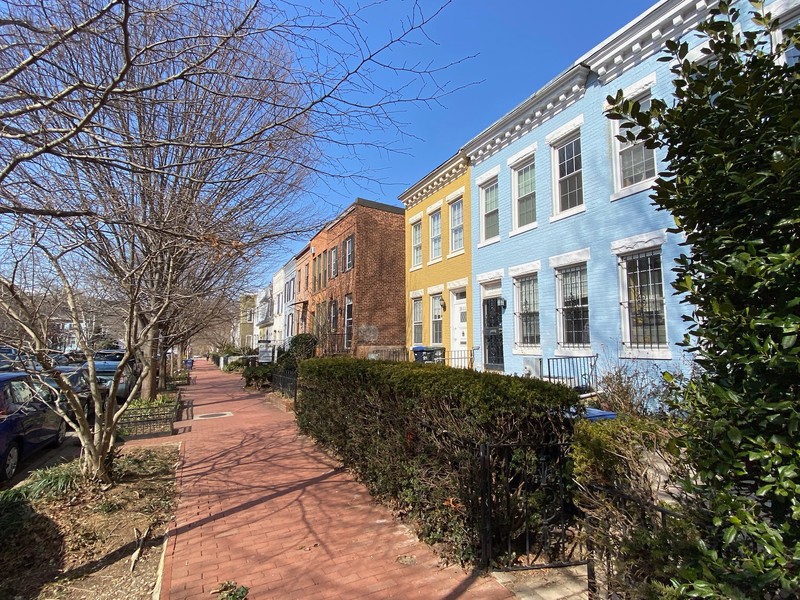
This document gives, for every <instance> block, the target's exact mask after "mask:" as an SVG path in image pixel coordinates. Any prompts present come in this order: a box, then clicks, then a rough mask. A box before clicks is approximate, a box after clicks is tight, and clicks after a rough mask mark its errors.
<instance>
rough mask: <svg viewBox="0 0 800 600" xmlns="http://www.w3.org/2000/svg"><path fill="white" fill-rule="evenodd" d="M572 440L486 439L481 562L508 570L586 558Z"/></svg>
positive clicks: (482, 461) (482, 448) (482, 451)
mask: <svg viewBox="0 0 800 600" xmlns="http://www.w3.org/2000/svg"><path fill="white" fill-rule="evenodd" d="M568 452H569V444H566V443H551V444H505V445H493V444H481V446H480V448H479V454H478V460H479V463H480V469H479V473H480V479H481V481H480V505H481V563H482V566H483V567H484V568H485V567H488V566H490V565H493V566H494V567H495V568H500V569H504V570H522V569H541V568H553V567H564V566H571V565H581V564H586V562H587V560H586V553H585V548H584V546H583V543H582V539H583V538H582V532H581V520H580V518H579V517H580V511H579V510H578V509H577V508H576V507H575V505H574V504H573V502H572V495H571V485H570V482H571V470H570V468H569V456H568Z"/></svg>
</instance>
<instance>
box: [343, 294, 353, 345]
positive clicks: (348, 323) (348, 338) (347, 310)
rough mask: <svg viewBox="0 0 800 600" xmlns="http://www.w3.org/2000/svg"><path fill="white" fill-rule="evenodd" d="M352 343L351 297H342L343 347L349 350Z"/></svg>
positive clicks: (348, 295)
mask: <svg viewBox="0 0 800 600" xmlns="http://www.w3.org/2000/svg"><path fill="white" fill-rule="evenodd" d="M352 345H353V297H352V296H351V295H350V294H347V296H345V297H344V347H345V350H349V349H350V348H351V347H352Z"/></svg>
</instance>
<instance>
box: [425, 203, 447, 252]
mask: <svg viewBox="0 0 800 600" xmlns="http://www.w3.org/2000/svg"><path fill="white" fill-rule="evenodd" d="M441 208H442V202H441V200H440V201H439V202H438V207H437V208H436V210H432V211H430V212H429V213H428V265H432V264H435V263H437V262H441V261H442V256H444V252H442V246H443V244H444V236H443V235H442V211H441ZM437 212H438V213H439V256H431V253H433V227H432V226H431V219H433V215H435V214H436V213H437Z"/></svg>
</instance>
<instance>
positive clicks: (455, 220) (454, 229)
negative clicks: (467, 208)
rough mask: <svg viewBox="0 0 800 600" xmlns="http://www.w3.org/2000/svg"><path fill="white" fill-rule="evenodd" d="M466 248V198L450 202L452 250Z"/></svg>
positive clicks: (456, 250)
mask: <svg viewBox="0 0 800 600" xmlns="http://www.w3.org/2000/svg"><path fill="white" fill-rule="evenodd" d="M463 249H464V199H463V198H459V199H458V200H456V201H454V202H452V203H451V204H450V252H458V251H459V250H463Z"/></svg>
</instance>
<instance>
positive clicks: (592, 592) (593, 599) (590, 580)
mask: <svg viewBox="0 0 800 600" xmlns="http://www.w3.org/2000/svg"><path fill="white" fill-rule="evenodd" d="M586 553H587V554H588V555H589V556H588V559H587V561H586V580H587V581H586V583H587V587H588V589H589V600H597V598H598V596H597V576H596V575H595V572H594V541H592V527H591V525H590V524H589V520H588V519H587V520H586Z"/></svg>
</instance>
